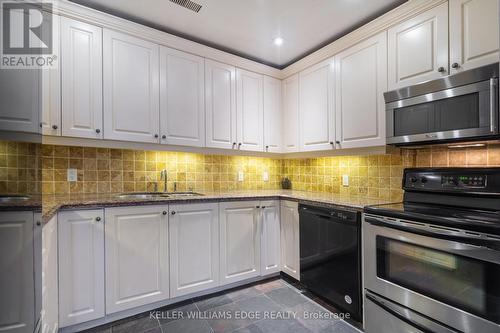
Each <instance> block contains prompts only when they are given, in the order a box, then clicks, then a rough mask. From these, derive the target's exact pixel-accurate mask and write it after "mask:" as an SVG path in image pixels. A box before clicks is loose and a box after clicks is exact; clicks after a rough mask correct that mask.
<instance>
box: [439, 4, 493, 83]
mask: <svg viewBox="0 0 500 333" xmlns="http://www.w3.org/2000/svg"><path fill="white" fill-rule="evenodd" d="M449 3H450V64H451V71H452V73H455V72H457V71H461V70H468V69H471V68H475V67H480V66H483V65H487V64H490V63H494V62H497V61H498V40H499V36H498V29H499V23H498V22H499V19H498V17H499V15H498V0H450V2H449Z"/></svg>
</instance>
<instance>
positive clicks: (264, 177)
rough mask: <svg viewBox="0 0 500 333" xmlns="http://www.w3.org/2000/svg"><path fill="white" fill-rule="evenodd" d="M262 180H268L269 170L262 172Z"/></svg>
mask: <svg viewBox="0 0 500 333" xmlns="http://www.w3.org/2000/svg"><path fill="white" fill-rule="evenodd" d="M262 180H263V181H265V182H268V181H269V172H267V171H264V173H263V174H262Z"/></svg>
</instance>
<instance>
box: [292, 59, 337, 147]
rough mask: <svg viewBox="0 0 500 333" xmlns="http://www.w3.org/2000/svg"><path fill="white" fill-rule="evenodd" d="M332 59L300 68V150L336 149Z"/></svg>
mask: <svg viewBox="0 0 500 333" xmlns="http://www.w3.org/2000/svg"><path fill="white" fill-rule="evenodd" d="M333 82H334V77H333V59H328V60H326V61H323V62H321V63H319V64H316V65H314V66H312V67H310V68H308V69H306V70H304V71H302V72H300V81H299V94H300V96H299V102H300V107H299V121H300V150H301V151H313V150H327V149H333V148H334V145H333V140H334V138H335V133H334V132H335V126H334V119H333V117H334V114H333V110H334V105H333V103H334V98H333V97H334V90H333Z"/></svg>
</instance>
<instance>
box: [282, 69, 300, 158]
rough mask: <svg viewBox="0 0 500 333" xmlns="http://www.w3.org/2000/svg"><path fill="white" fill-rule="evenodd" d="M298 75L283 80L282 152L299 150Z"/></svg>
mask: <svg viewBox="0 0 500 333" xmlns="http://www.w3.org/2000/svg"><path fill="white" fill-rule="evenodd" d="M299 145H300V143H299V75H298V74H295V75H293V76H290V77H289V78H287V79H285V80H283V152H284V153H294V152H298V151H299Z"/></svg>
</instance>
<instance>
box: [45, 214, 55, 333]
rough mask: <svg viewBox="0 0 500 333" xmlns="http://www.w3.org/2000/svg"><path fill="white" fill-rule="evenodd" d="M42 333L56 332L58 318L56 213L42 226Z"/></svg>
mask: <svg viewBox="0 0 500 333" xmlns="http://www.w3.org/2000/svg"><path fill="white" fill-rule="evenodd" d="M41 252H42V279H41V280H42V281H41V282H42V293H41V294H42V302H41V303H42V304H41V306H42V316H41V318H42V321H41V332H42V333H56V332H57V330H58V329H59V319H58V313H59V312H58V311H59V310H58V299H59V293H58V278H57V267H58V264H57V261H58V258H57V215H56V216H54V217H52V218H51V219H50V221H48V222H47V223H46V224H45V225H44V226H43V228H42V251H41Z"/></svg>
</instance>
